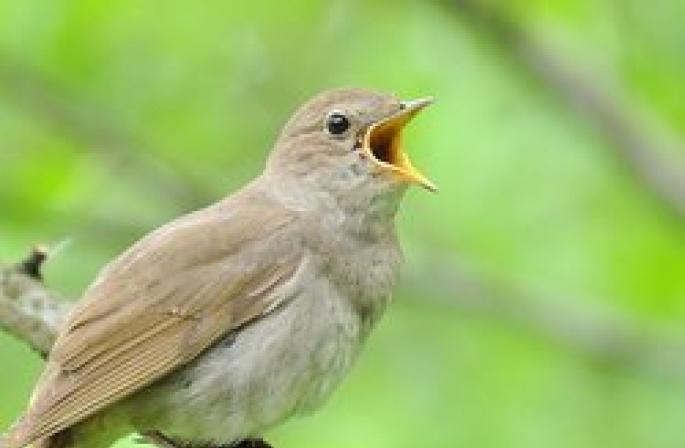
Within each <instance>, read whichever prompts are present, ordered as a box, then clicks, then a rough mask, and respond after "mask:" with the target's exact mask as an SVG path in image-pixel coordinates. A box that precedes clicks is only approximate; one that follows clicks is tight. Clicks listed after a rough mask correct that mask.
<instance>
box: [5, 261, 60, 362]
mask: <svg viewBox="0 0 685 448" xmlns="http://www.w3.org/2000/svg"><path fill="white" fill-rule="evenodd" d="M37 253H38V252H37V251H34V252H33V253H32V254H31V256H30V257H29V258H28V259H27V260H26V261H25V262H23V263H21V264H20V265H18V266H11V267H0V328H2V329H3V330H4V331H5V332H7V333H8V334H10V335H12V336H14V337H16V338H18V339H19V340H21V341H24V342H26V343H27V344H28V345H29V346H30V347H31V348H32V349H34V350H36V351H37V352H38V353H40V354H41V355H42V356H43V357H45V355H46V354H47V353H48V352H49V351H50V348H51V347H52V344H53V342H54V341H55V336H56V335H57V330H58V328H59V326H60V325H61V324H62V322H64V320H65V318H66V315H67V312H68V310H69V304H68V303H66V302H64V301H62V300H61V299H60V298H59V297H58V296H57V295H55V294H53V293H52V292H50V291H48V290H47V289H46V288H45V286H43V284H42V283H41V281H40V279H39V278H37V277H38V276H37V275H36V274H38V273H39V272H40V263H42V260H43V258H41V259H37V258H36V254H37Z"/></svg>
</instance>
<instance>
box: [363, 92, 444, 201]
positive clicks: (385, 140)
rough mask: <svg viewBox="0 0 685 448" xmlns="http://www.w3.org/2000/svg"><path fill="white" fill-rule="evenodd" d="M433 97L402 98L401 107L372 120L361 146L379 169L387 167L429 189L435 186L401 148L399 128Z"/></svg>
mask: <svg viewBox="0 0 685 448" xmlns="http://www.w3.org/2000/svg"><path fill="white" fill-rule="evenodd" d="M432 102H433V98H421V99H418V100H413V101H403V102H402V108H401V109H400V110H399V112H396V113H394V114H392V115H390V116H389V117H386V118H383V119H382V120H380V121H378V122H376V123H374V124H372V125H371V126H369V127H368V129H367V130H366V132H365V133H364V137H363V141H362V150H363V151H365V152H366V154H367V155H369V156H370V157H371V159H373V160H374V161H375V162H376V163H377V164H378V166H379V167H380V168H381V169H382V170H388V171H390V172H392V173H393V174H395V175H397V176H398V177H399V178H401V179H402V180H404V181H405V182H409V183H416V184H419V185H421V186H422V187H424V188H426V189H427V190H430V191H437V189H438V187H436V186H435V184H434V183H433V182H431V181H430V180H428V179H427V178H426V177H425V176H424V175H423V174H421V172H419V170H417V169H416V168H414V166H413V165H412V164H411V161H410V160H409V157H408V156H407V154H405V152H404V151H403V150H402V129H404V126H405V125H406V124H407V123H409V121H411V119H412V118H414V116H415V115H416V114H417V113H419V111H421V109H423V108H424V107H426V106H428V105H430V104H431V103H432Z"/></svg>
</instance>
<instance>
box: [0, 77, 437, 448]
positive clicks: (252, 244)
mask: <svg viewBox="0 0 685 448" xmlns="http://www.w3.org/2000/svg"><path fill="white" fill-rule="evenodd" d="M432 101H433V100H432V98H421V99H416V100H401V99H399V98H398V97H396V96H395V95H393V94H388V93H382V92H377V91H373V90H368V89H363V88H338V89H332V90H328V91H324V92H322V93H320V94H318V95H316V96H314V97H313V98H311V99H310V100H308V101H307V102H305V103H304V104H303V105H302V106H301V107H300V108H299V109H298V110H297V111H296V112H295V113H294V114H293V115H292V117H291V118H290V119H289V120H288V121H287V122H286V124H285V125H284V126H283V128H282V130H281V132H280V134H279V135H278V137H277V138H276V141H275V143H274V146H273V149H272V150H271V152H270V153H269V155H268V156H267V159H266V163H265V168H264V170H263V172H262V173H261V174H260V175H258V176H257V177H256V178H255V179H254V180H252V181H251V182H249V183H247V184H246V185H245V186H243V187H242V188H240V189H239V190H238V191H236V192H235V193H233V194H231V195H228V196H227V197H225V198H223V199H221V200H219V201H218V202H215V203H213V204H211V205H209V206H206V207H204V208H202V209H199V210H196V211H193V212H190V213H188V214H186V215H184V216H181V217H179V218H177V219H174V220H172V221H171V222H169V223H167V224H164V225H162V226H161V227H159V228H157V229H156V230H153V231H152V232H151V233H149V234H147V235H146V236H144V237H142V238H141V239H140V240H138V241H137V242H136V243H134V244H133V245H132V246H131V247H130V248H128V249H127V250H126V251H124V252H123V253H122V254H121V255H120V256H118V257H117V258H116V259H114V261H112V262H110V263H109V264H108V265H106V266H105V267H104V268H103V269H102V270H101V272H100V273H99V274H98V276H97V277H96V279H95V281H94V282H93V283H92V284H91V285H90V286H89V287H88V288H87V289H86V292H85V293H84V295H83V297H82V299H81V301H79V302H78V303H77V304H76V305H75V306H74V307H73V310H72V311H71V312H70V314H69V317H68V318H67V320H66V323H65V324H64V325H63V326H62V327H61V329H60V330H59V333H58V336H57V339H56V341H55V344H54V346H53V348H52V350H51V351H50V353H49V355H48V358H47V361H46V365H45V368H44V371H43V372H42V375H41V376H40V378H39V380H38V382H37V385H36V386H35V389H34V391H33V394H32V396H31V399H30V402H29V404H28V409H27V410H26V412H25V414H24V415H23V416H22V417H21V418H19V419H18V421H17V422H16V423H15V424H14V425H13V426H12V427H11V428H10V429H9V430H8V432H7V434H6V435H5V436H3V437H2V439H0V447H2V448H22V447H24V446H26V445H28V444H33V445H34V446H35V447H36V448H106V447H108V446H110V445H111V444H112V443H114V442H115V441H116V440H118V439H119V438H121V437H123V436H125V435H127V434H131V433H138V434H139V435H140V436H141V437H143V438H144V440H146V441H148V442H151V443H152V444H154V445H157V446H159V447H163V448H180V447H247V446H269V445H268V443H267V442H266V441H264V440H263V439H262V438H261V437H263V433H264V432H265V431H266V430H268V429H270V428H272V427H274V426H276V425H278V424H280V423H281V422H283V421H285V420H287V419H288V418H290V417H292V416H296V415H306V414H310V413H312V412H313V411H315V410H317V409H318V408H319V407H320V406H321V405H322V404H323V403H324V402H325V401H326V399H327V398H328V397H329V396H330V395H331V393H332V392H333V391H334V390H335V388H336V386H337V385H338V384H339V383H340V381H341V380H342V378H343V377H344V376H345V374H346V373H347V372H348V371H349V370H350V368H351V366H352V365H353V363H354V361H355V360H356V359H357V357H358V355H359V353H360V351H361V349H362V347H363V345H364V343H365V341H366V339H367V337H368V335H369V333H370V331H371V330H372V328H373V327H374V325H375V324H376V323H377V321H378V320H379V318H380V317H381V315H382V314H383V312H384V310H385V309H386V308H387V306H388V304H389V303H390V302H391V297H392V291H393V288H394V286H395V284H396V282H397V279H398V274H399V270H400V265H401V264H402V261H403V255H402V251H401V247H400V244H399V238H398V235H397V231H396V226H395V217H396V215H397V212H398V208H399V205H400V202H401V199H402V197H403V196H404V193H405V192H406V190H407V189H408V187H409V186H410V185H412V184H413V185H419V186H422V187H424V188H425V189H427V190H430V191H435V190H436V186H435V185H434V184H433V183H432V182H431V181H430V180H428V178H426V177H425V176H424V175H423V174H422V173H421V172H420V171H419V170H418V169H416V168H415V167H414V166H413V164H412V162H411V161H410V159H409V157H408V155H407V154H406V152H405V151H404V148H403V144H402V131H403V129H404V127H405V125H406V124H407V123H408V122H409V121H410V120H412V118H413V117H414V116H416V115H417V113H418V112H419V111H421V110H423V109H424V108H425V107H426V106H428V105H429V104H431V103H432Z"/></svg>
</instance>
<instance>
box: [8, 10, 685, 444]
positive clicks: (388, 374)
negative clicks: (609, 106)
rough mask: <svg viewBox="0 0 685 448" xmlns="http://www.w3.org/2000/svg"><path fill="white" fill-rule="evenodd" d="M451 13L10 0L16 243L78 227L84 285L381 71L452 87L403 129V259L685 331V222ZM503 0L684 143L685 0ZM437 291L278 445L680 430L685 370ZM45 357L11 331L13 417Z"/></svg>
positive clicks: (388, 76) (379, 334)
mask: <svg viewBox="0 0 685 448" xmlns="http://www.w3.org/2000/svg"><path fill="white" fill-rule="evenodd" d="M458 3H459V2H454V3H450V2H444V3H434V2H429V1H419V0H414V1H412V0H397V1H393V2H389V1H388V2H384V1H361V0H358V1H331V2H315V1H305V0H298V1H289V2H266V1H252V2H226V1H211V0H210V1H206V2H181V1H169V2H162V1H148V2H140V1H133V0H122V1H118V2H98V1H88V0H72V1H69V0H55V1H51V2H45V1H43V0H4V1H2V2H0V258H2V259H3V260H4V261H7V262H9V261H16V260H18V259H20V258H21V257H22V256H23V255H24V254H25V253H26V252H27V250H28V248H29V247H30V246H31V245H33V244H34V243H36V242H49V243H53V244H54V243H59V242H62V243H64V244H63V245H61V250H60V252H59V253H58V254H57V255H56V256H55V257H54V259H53V260H52V261H51V262H50V263H49V264H48V265H47V266H46V279H47V283H48V285H49V286H50V287H51V288H53V289H55V290H57V291H60V292H62V293H63V294H65V295H68V296H72V297H77V296H78V294H79V293H80V291H82V290H83V288H84V287H85V286H86V285H87V284H88V283H89V282H90V281H91V280H92V279H93V277H94V275H95V274H96V272H97V270H98V269H99V268H100V267H101V266H102V265H103V264H104V263H105V262H106V261H107V260H109V259H111V258H112V257H114V256H115V255H116V254H117V253H118V252H120V251H121V250H123V249H124V248H125V247H126V246H128V245H129V244H131V243H132V242H133V241H134V240H135V239H136V238H138V237H139V236H141V235H142V234H144V233H146V232H147V231H149V230H150V229H152V228H154V227H155V226H157V225H159V224H161V223H163V222H165V221H167V220H169V219H171V218H172V217H175V216H177V215H179V214H181V213H183V212H185V211H188V210H190V209H192V208H193V207H197V206H200V205H203V204H204V203H208V202H209V201H212V200H213V199H216V198H219V197H221V196H222V195H225V194H227V193H228V192H230V191H232V190H233V189H235V188H237V187H238V186H239V185H241V184H242V183H244V182H245V181H247V180H248V179H250V178H251V177H253V176H254V175H255V174H256V173H257V172H259V170H260V168H261V165H262V163H263V160H264V157H265V155H266V153H267V152H268V149H269V148H270V146H271V144H272V142H273V139H274V137H275V135H276V133H277V132H278V129H279V127H280V125H281V124H282V123H283V122H284V120H285V119H286V118H287V117H288V115H289V114H290V113H291V112H292V110H293V109H294V108H295V107H296V106H297V105H298V104H299V103H300V102H302V101H303V100H305V99H306V98H307V97H309V96H311V95H312V94H314V93H316V92H318V91H320V90H323V89H325V88H328V87H333V86H344V85H355V86H366V87H372V88H378V89H381V90H385V91H392V92H396V93H397V94H399V95H401V96H403V97H408V98H409V97H414V96H422V95H434V96H436V97H437V98H438V102H437V103H436V105H434V106H433V107H432V108H431V110H429V111H427V112H426V113H425V114H422V116H421V117H420V119H418V120H417V121H416V122H415V123H413V124H412V126H411V128H410V129H409V131H408V132H407V146H408V147H409V148H410V152H411V153H412V156H413V158H414V159H415V161H416V165H417V166H419V167H421V168H422V170H423V171H424V172H426V173H427V174H429V175H430V177H431V178H432V179H433V180H435V182H436V183H437V184H438V185H439V186H440V188H441V191H440V193H439V194H438V195H430V194H427V193H425V192H423V191H418V190H415V191H411V192H410V193H409V195H408V198H407V200H406V201H405V203H404V204H403V209H402V213H401V216H400V217H399V226H400V231H401V234H402V238H403V241H404V242H405V247H406V252H407V257H406V258H407V263H406V265H407V266H406V267H407V269H412V264H413V263H416V260H417V259H418V258H422V259H423V258H425V257H419V256H418V254H419V253H425V251H428V252H429V253H431V252H433V251H434V252H435V253H445V252H448V253H456V254H458V255H459V257H460V259H463V260H466V261H467V263H468V264H469V265H470V266H474V267H475V268H476V269H478V270H480V271H483V272H487V273H488V275H490V276H492V277H493V278H495V279H497V281H499V282H502V283H504V284H509V285H515V286H516V287H519V288H523V289H525V290H527V291H532V292H534V293H536V294H539V295H541V296H543V297H546V298H547V300H550V301H564V303H565V305H570V306H578V307H596V308H600V309H612V310H613V309H616V310H619V311H621V312H624V313H626V314H629V315H631V316H634V317H635V318H636V319H638V320H639V321H640V322H641V323H642V324H644V325H645V328H668V329H675V331H678V328H680V327H682V324H683V323H685V225H684V222H683V221H682V220H678V219H677V218H675V217H674V216H672V215H670V214H668V213H665V212H664V210H663V208H662V207H660V206H659V205H657V204H656V203H654V201H652V198H651V196H650V195H649V194H646V193H645V191H644V190H643V186H642V185H640V183H639V182H636V180H635V179H634V178H633V177H632V176H630V175H629V174H628V173H627V172H626V170H625V167H624V166H623V164H621V163H620V162H619V161H618V160H616V157H614V156H613V155H612V151H611V149H610V148H608V146H607V145H608V143H606V142H605V141H604V140H603V139H602V138H601V137H600V135H599V134H598V133H597V131H596V130H595V129H594V128H593V123H592V120H589V119H588V117H584V116H580V115H578V114H576V113H573V112H571V111H569V110H568V109H567V108H566V107H565V106H564V105H563V104H562V103H561V102H560V101H559V100H558V98H556V97H555V96H554V95H550V93H549V91H547V90H546V89H545V88H544V87H543V86H542V85H541V84H540V82H539V81H538V80H536V79H532V78H531V77H529V76H526V75H525V74H524V73H522V71H521V69H520V67H519V66H518V64H516V63H515V62H514V61H512V60H511V58H509V57H507V55H506V54H505V53H504V52H503V51H502V49H500V48H498V47H497V46H496V45H494V44H493V42H492V41H491V40H490V39H489V38H488V37H486V36H484V35H482V34H481V33H479V32H478V31H477V30H476V29H475V28H474V27H472V26H471V25H470V24H469V22H468V20H466V19H465V18H464V17H462V16H461V15H460V14H459V9H458V8H457V7H454V5H458ZM488 3H489V4H490V5H491V6H493V7H495V8H499V9H500V10H501V11H502V12H503V13H504V14H507V15H508V16H509V17H512V18H513V20H515V21H516V23H517V24H518V25H520V26H522V27H524V28H525V29H526V30H527V31H528V32H530V34H531V35H532V36H535V37H536V38H538V39H540V40H541V41H544V42H545V43H546V44H549V46H550V48H552V49H553V51H555V52H557V53H558V54H557V56H559V57H562V58H564V59H565V60H567V61H569V62H570V63H571V64H572V65H573V66H574V67H576V68H578V69H579V70H580V71H587V72H588V73H593V74H595V75H596V76H597V79H598V80H601V81H598V82H600V83H601V85H605V86H607V89H610V90H611V91H612V93H613V94H617V95H620V96H621V97H622V98H623V99H624V100H625V101H626V102H627V104H630V105H631V107H634V108H635V109H636V110H638V111H639V113H640V114H641V116H643V117H644V123H645V126H646V127H647V128H649V129H658V130H669V131H668V132H672V135H674V139H677V138H678V134H679V137H680V138H682V137H683V133H685V93H684V92H685V91H684V90H683V88H682V80H683V79H685V32H684V31H683V23H685V3H684V2H681V1H678V0H662V1H658V2H641V1H638V0H613V1H608V0H607V1H603V2H597V1H593V0H562V1H555V2H548V1H541V0H518V1H514V2H503V1H501V2H496V1H490V2H488ZM608 80H609V81H608ZM609 86H610V87H609ZM674 156H675V157H676V158H677V160H679V161H683V163H685V153H683V152H682V151H681V152H678V151H676V154H675V155H674ZM146 173H152V174H150V175H147V174H146ZM174 182H177V183H178V185H174ZM437 260H439V259H438V258H437V257H436V258H435V259H434V261H431V258H430V257H428V261H425V262H427V263H431V262H434V263H438V262H439V261H437ZM454 294H455V295H459V294H460V291H454ZM436 299H437V298H435V297H416V296H414V295H413V294H409V293H407V292H406V291H404V290H403V288H400V290H399V291H398V294H397V297H396V302H395V304H394V305H393V307H392V308H391V310H390V311H389V313H388V314H387V315H386V317H385V318H384V320H383V322H382V323H381V324H380V326H379V328H378V329H377V331H376V332H375V334H374V336H373V337H372V338H371V340H370V342H369V344H368V348H367V350H366V351H365V353H364V355H363V356H362V358H361V359H360V361H359V363H358V366H357V368H356V369H355V370H354V372H353V373H352V374H351V375H350V377H349V378H348V380H347V381H346V382H345V383H344V385H343V386H342V387H341V389H340V390H339V391H338V392H337V393H336V395H335V396H334V398H333V399H332V401H331V403H329V405H328V406H326V407H325V409H324V410H323V411H322V412H321V413H320V414H318V415H317V416H316V417H314V418H310V419H302V420H297V421H294V422H292V423H289V424H288V425H285V426H284V427H282V428H280V429H278V430H276V431H274V432H273V433H272V434H270V435H269V439H270V440H271V441H272V442H273V443H274V444H275V445H276V446H277V447H308V446H309V447H311V446H325V447H327V448H335V447H353V446H355V447H393V448H397V447H414V446H424V445H425V446H436V447H452V446H470V447H508V448H512V447H549V446H554V447H650V448H661V447H663V448H666V447H675V446H682V444H683V443H685V426H684V425H683V421H685V379H681V378H669V379H668V380H665V379H663V378H655V377H649V376H643V375H639V374H636V373H634V372H632V371H630V370H628V369H626V368H625V367H622V366H617V365H614V364H611V363H599V362H597V361H596V360H594V361H593V360H588V359H586V358H584V357H583V356H580V355H578V354H574V353H568V352H567V351H566V350H564V349H563V348H562V347H559V346H558V345H556V344H555V343H554V342H551V341H548V340H546V339H545V338H544V337H542V336H541V335H537V334H531V333H528V332H525V331H520V330H516V329H513V328H511V327H510V326H507V325H506V322H501V321H491V320H489V319H487V318H483V317H482V316H481V317H479V316H474V315H472V314H465V313H461V312H460V311H459V310H458V309H456V308H450V307H449V306H448V305H445V303H446V302H448V301H449V300H448V299H449V298H444V299H445V300H436ZM559 318H560V319H563V318H564V316H559ZM683 333H685V332H683ZM40 365H41V362H40V360H39V359H38V358H37V357H36V356H35V355H33V354H32V353H30V352H29V351H28V349H26V348H25V347H24V346H23V345H22V344H21V343H19V342H17V341H14V340H11V339H10V338H8V337H6V336H4V335H3V336H0V366H2V367H1V368H0V384H1V385H2V386H1V387H2V396H1V399H0V427H5V426H6V425H8V424H9V423H10V422H11V421H12V420H13V419H14V418H16V416H17V415H18V414H19V413H20V412H21V411H22V409H23V408H24V406H25V401H26V399H27V397H28V395H29V393H30V390H31V388H32V385H33V383H34V381H35V379H36V376H37V375H38V373H39V371H40ZM123 443H130V442H123Z"/></svg>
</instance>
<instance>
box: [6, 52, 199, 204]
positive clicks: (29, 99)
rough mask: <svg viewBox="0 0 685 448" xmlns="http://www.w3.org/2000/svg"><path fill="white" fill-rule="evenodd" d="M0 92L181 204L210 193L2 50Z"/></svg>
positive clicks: (97, 111) (96, 110)
mask: <svg viewBox="0 0 685 448" xmlns="http://www.w3.org/2000/svg"><path fill="white" fill-rule="evenodd" d="M0 95H2V96H4V97H5V98H6V99H7V100H8V101H9V102H11V103H13V104H14V105H15V106H16V107H17V108H19V109H21V110H23V111H24V112H25V113H28V114H30V115H31V116H32V117H33V118H36V119H38V120H40V121H42V122H44V123H46V124H47V125H49V126H51V127H52V128H53V129H55V130H56V131H58V132H60V133H62V134H66V135H68V136H70V137H71V138H74V139H76V140H77V141H78V142H80V143H81V144H82V145H83V147H85V148H87V149H88V151H91V152H93V153H97V154H99V155H101V156H104V157H106V158H107V160H108V161H109V162H110V164H112V165H114V166H115V167H116V168H118V169H120V170H121V171H125V172H126V173H127V177H128V176H129V175H130V176H131V177H133V178H134V179H135V180H136V182H140V183H141V184H142V185H143V186H144V187H145V189H147V190H149V191H152V192H156V193H158V194H159V195H160V196H161V197H165V198H166V197H172V198H173V199H174V203H176V204H179V206H180V207H182V208H183V209H192V208H196V207H197V206H198V205H201V204H204V203H206V202H207V201H208V200H209V198H210V194H209V192H208V190H207V189H206V188H204V187H203V186H202V185H200V184H199V183H197V182H194V181H193V179H191V178H190V176H187V175H184V174H183V170H182V169H181V168H180V167H177V166H171V165H170V164H169V163H168V162H166V163H163V162H160V160H159V155H160V154H161V152H160V151H157V150H155V149H153V148H151V147H150V145H149V144H145V143H144V142H142V141H141V140H140V139H138V138H136V137H134V136H133V135H132V134H131V133H130V132H129V131H127V130H126V129H124V128H123V127H121V126H118V125H117V124H116V120H115V119H114V117H111V116H107V115H106V114H105V113H103V111H102V109H101V108H97V107H96V105H94V104H89V103H88V102H86V101H83V100H82V99H78V98H76V97H75V95H73V94H72V93H70V92H68V91H67V90H66V89H65V88H64V87H63V86H59V85H58V84H57V83H55V82H53V81H51V80H49V79H48V78H47V77H45V76H44V75H42V74H41V73H40V72H38V71H36V70H34V69H31V68H29V67H27V66H26V65H24V64H22V63H21V62H20V61H17V60H14V59H13V58H11V57H9V56H8V55H6V54H0Z"/></svg>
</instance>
